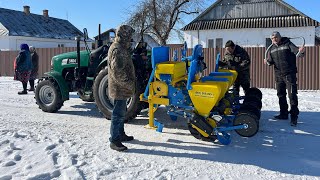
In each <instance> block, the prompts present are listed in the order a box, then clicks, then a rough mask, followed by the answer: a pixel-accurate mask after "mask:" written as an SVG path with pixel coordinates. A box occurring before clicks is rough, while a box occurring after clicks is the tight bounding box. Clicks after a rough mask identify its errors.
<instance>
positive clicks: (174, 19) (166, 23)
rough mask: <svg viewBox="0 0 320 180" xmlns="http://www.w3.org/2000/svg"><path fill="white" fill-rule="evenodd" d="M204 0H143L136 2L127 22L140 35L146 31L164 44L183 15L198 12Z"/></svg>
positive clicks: (174, 30) (175, 30)
mask: <svg viewBox="0 0 320 180" xmlns="http://www.w3.org/2000/svg"><path fill="white" fill-rule="evenodd" d="M203 2H205V0H144V1H140V2H139V3H137V6H136V8H135V10H134V11H133V12H132V13H131V17H130V18H129V19H128V23H129V24H130V25H131V26H133V27H134V28H135V29H136V30H137V31H138V32H139V33H140V35H142V34H144V33H146V34H150V35H151V36H153V37H155V39H156V40H158V42H159V43H160V44H161V45H166V43H167V40H168V39H169V37H170V34H171V33H172V32H178V33H179V32H180V30H179V29H177V28H176V25H177V24H178V23H181V22H183V21H182V18H183V17H184V16H185V15H190V14H195V13H198V10H199V9H202V8H203V6H202V4H203Z"/></svg>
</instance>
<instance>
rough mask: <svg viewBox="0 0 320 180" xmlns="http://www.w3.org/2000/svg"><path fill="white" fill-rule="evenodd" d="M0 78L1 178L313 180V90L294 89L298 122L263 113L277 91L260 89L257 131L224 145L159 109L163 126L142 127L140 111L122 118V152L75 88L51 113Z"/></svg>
mask: <svg viewBox="0 0 320 180" xmlns="http://www.w3.org/2000/svg"><path fill="white" fill-rule="evenodd" d="M19 90H21V84H20V82H17V81H13V80H12V77H0V179H1V180H7V179H8V180H9V179H32V180H36V179H183V180H184V179H268V180H269V179H320V91H299V108H300V111H301V114H300V117H299V124H298V126H297V127H291V126H290V125H289V121H277V120H272V119H270V118H271V117H272V116H273V115H274V114H276V113H277V111H278V108H279V106H278V102H277V96H276V91H275V90H273V89H262V92H263V108H262V116H261V120H260V131H259V132H258V134H257V135H256V136H254V137H252V138H242V137H240V136H239V135H238V134H236V133H235V132H232V133H231V134H232V142H231V144H230V145H228V146H223V145H219V144H214V143H210V142H203V141H199V140H197V139H195V138H194V137H193V136H191V135H190V134H189V131H188V130H187V128H186V123H185V122H186V121H185V119H182V118H179V119H178V121H176V122H172V121H171V120H169V117H168V116H167V115H166V114H165V111H164V110H163V108H160V109H159V110H158V111H157V113H156V117H157V118H158V120H159V121H161V122H163V123H164V125H165V127H164V129H163V133H158V132H155V131H153V130H149V129H145V128H144V125H145V124H147V117H146V115H142V116H140V117H138V118H137V119H136V120H134V121H132V122H130V123H129V124H126V125H125V130H126V132H127V134H129V135H133V136H134V137H135V140H134V141H132V142H130V143H125V145H126V146H128V148H129V150H128V151H127V152H116V151H113V150H111V149H110V148H109V142H108V138H109V128H110V121H108V120H106V119H104V118H102V116H101V115H100V114H99V112H98V110H97V109H96V108H95V105H94V104H93V103H86V102H83V101H81V100H80V99H79V98H78V96H77V95H76V94H74V93H72V94H71V95H70V97H71V98H70V100H69V101H66V102H65V103H64V106H63V107H62V108H61V110H60V111H58V112H57V113H44V112H42V111H41V110H40V109H39V108H38V107H37V105H36V104H35V99H34V93H29V94H28V95H20V96H19V95H18V94H17V92H18V91H19Z"/></svg>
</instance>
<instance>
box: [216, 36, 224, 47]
mask: <svg viewBox="0 0 320 180" xmlns="http://www.w3.org/2000/svg"><path fill="white" fill-rule="evenodd" d="M222 42H223V39H222V38H216V48H222V47H223V45H222Z"/></svg>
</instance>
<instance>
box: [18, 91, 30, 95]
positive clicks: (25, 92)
mask: <svg viewBox="0 0 320 180" xmlns="http://www.w3.org/2000/svg"><path fill="white" fill-rule="evenodd" d="M18 94H19V95H22V94H28V92H27V90H23V91H19V92H18Z"/></svg>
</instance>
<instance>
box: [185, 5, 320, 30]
mask: <svg viewBox="0 0 320 180" xmlns="http://www.w3.org/2000/svg"><path fill="white" fill-rule="evenodd" d="M303 26H316V27H317V26H320V23H319V22H318V21H316V20H314V19H312V18H310V17H308V16H306V15H305V14H303V13H302V12H300V11H299V10H297V9H295V8H294V7H292V6H291V5H289V4H287V3H285V2H284V1H282V0H218V1H216V2H215V3H214V4H212V5H211V6H210V7H209V8H207V9H206V10H205V11H204V12H203V13H201V14H200V15H199V16H198V17H197V18H195V19H194V20H193V21H192V22H191V23H189V24H187V25H186V26H185V27H183V29H182V30H183V31H188V30H198V29H199V30H208V29H238V28H276V27H303Z"/></svg>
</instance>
